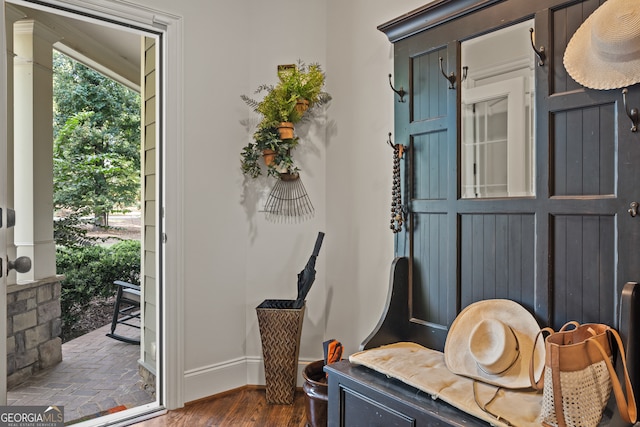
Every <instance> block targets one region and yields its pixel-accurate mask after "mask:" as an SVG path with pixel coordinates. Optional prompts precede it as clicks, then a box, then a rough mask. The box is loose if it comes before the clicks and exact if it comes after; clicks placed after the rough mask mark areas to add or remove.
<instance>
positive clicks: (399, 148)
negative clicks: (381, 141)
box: [387, 132, 405, 159]
mask: <svg viewBox="0 0 640 427" xmlns="http://www.w3.org/2000/svg"><path fill="white" fill-rule="evenodd" d="M387 144H389V146H390V147H391V148H393V149H394V150H395V149H396V147H398V158H400V159H401V158H402V153H404V150H405V146H404V145H402V144H394V143H393V142H392V141H391V132H389V138H388V139H387Z"/></svg>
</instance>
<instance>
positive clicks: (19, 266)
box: [7, 256, 31, 274]
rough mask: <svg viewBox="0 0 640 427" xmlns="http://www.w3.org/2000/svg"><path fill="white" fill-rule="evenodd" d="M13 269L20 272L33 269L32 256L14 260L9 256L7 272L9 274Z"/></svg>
mask: <svg viewBox="0 0 640 427" xmlns="http://www.w3.org/2000/svg"><path fill="white" fill-rule="evenodd" d="M11 270H15V271H16V272H18V273H26V272H27V271H29V270H31V258H29V257H28V256H21V257H18V258H16V259H15V260H13V261H11V260H10V259H9V258H7V274H9V272H10V271H11Z"/></svg>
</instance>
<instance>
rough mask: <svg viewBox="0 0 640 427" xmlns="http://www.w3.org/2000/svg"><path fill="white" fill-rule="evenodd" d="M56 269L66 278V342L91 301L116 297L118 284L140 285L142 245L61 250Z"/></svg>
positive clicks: (62, 298)
mask: <svg viewBox="0 0 640 427" xmlns="http://www.w3.org/2000/svg"><path fill="white" fill-rule="evenodd" d="M56 267H57V272H58V274H64V275H65V279H64V280H63V281H62V288H61V295H60V304H61V308H62V335H63V336H62V339H63V341H64V340H65V338H68V337H69V334H70V331H72V330H73V327H74V324H75V323H76V322H77V320H78V318H79V316H80V314H81V313H83V312H84V311H86V310H87V309H88V308H89V305H90V302H91V301H92V300H94V299H96V298H102V299H106V298H109V297H111V296H113V295H115V293H116V287H115V286H114V285H113V282H114V281H115V280H123V281H125V282H129V283H134V284H136V285H139V284H140V242H139V241H138V240H123V241H121V242H118V243H116V244H114V245H112V246H110V247H103V246H84V247H64V246H59V247H58V248H57V249H56Z"/></svg>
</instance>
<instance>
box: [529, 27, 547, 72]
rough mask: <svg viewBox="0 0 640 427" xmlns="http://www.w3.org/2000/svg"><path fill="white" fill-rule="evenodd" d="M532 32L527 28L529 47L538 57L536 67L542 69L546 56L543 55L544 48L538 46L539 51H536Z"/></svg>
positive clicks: (531, 29)
mask: <svg viewBox="0 0 640 427" xmlns="http://www.w3.org/2000/svg"><path fill="white" fill-rule="evenodd" d="M533 32H534V31H533V28H529V36H531V47H532V48H533V51H534V52H535V53H536V55H537V56H538V65H539V66H540V67H542V66H543V65H544V60H545V59H546V58H547V54H546V53H544V46H540V49H536V45H535V43H534V41H533Z"/></svg>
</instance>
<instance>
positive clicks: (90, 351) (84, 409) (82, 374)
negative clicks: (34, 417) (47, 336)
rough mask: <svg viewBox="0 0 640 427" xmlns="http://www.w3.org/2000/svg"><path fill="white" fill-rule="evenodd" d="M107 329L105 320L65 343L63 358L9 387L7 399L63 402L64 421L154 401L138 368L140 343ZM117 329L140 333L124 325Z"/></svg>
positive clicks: (26, 402) (30, 402) (13, 401)
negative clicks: (115, 336)
mask: <svg viewBox="0 0 640 427" xmlns="http://www.w3.org/2000/svg"><path fill="white" fill-rule="evenodd" d="M127 329H130V331H127ZM109 331H110V325H106V326H103V327H102V328H100V329H96V330H95V331H93V332H90V333H88V334H86V335H83V336H81V337H78V338H76V339H73V340H71V341H69V342H66V343H64V344H63V345H62V359H63V360H62V362H61V363H59V364H58V365H56V366H54V367H53V368H50V369H47V370H44V371H41V372H38V373H37V374H36V375H34V376H33V377H31V378H30V379H29V380H27V381H26V382H25V383H23V384H21V385H19V386H17V387H15V388H13V389H11V390H9V391H8V393H7V403H8V404H9V405H47V406H48V405H58V406H64V418H65V424H66V423H69V422H71V421H73V420H77V419H80V418H83V417H87V416H91V415H94V414H97V413H99V412H101V411H106V410H109V409H111V408H115V407H117V406H120V405H124V406H126V407H127V408H132V407H135V406H140V405H144V404H146V403H151V402H153V401H154V398H153V397H152V396H151V394H150V393H149V392H147V391H145V390H144V389H143V388H142V381H141V379H140V376H139V374H138V359H139V358H140V346H139V345H133V344H126V343H123V342H120V341H116V340H114V339H111V338H108V337H107V336H105V334H106V333H107V332H109ZM117 332H118V333H120V334H122V335H127V336H139V334H140V331H139V330H137V329H133V328H128V327H127V326H123V325H118V329H117Z"/></svg>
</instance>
